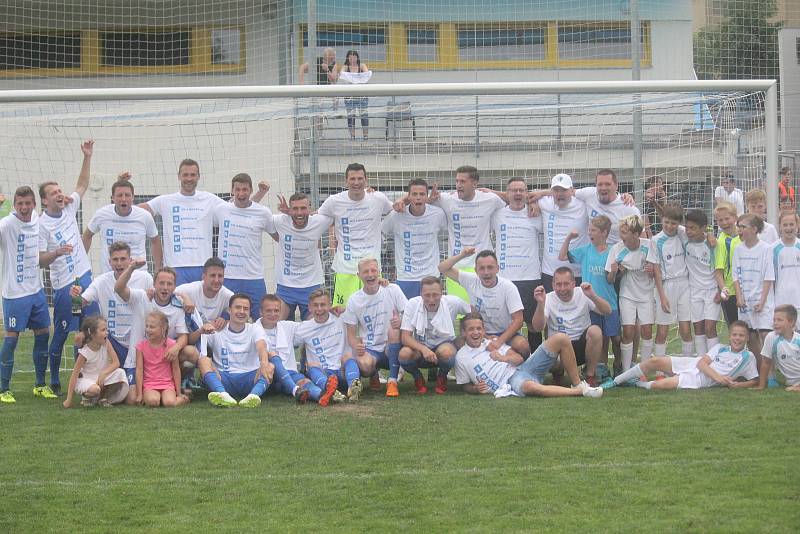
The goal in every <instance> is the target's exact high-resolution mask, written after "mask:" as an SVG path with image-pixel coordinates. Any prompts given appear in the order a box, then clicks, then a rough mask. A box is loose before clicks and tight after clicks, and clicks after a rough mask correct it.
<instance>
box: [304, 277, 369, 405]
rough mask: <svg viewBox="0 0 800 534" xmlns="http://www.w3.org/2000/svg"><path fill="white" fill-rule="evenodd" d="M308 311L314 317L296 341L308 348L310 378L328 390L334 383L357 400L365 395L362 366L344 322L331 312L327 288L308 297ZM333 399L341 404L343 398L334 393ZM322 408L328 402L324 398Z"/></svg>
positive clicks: (305, 325) (305, 322) (321, 387)
mask: <svg viewBox="0 0 800 534" xmlns="http://www.w3.org/2000/svg"><path fill="white" fill-rule="evenodd" d="M308 308H309V312H310V316H311V318H310V319H308V320H306V321H303V322H302V323H301V324H300V326H299V327H298V328H297V330H295V334H294V339H293V341H292V343H293V344H294V345H299V344H302V345H303V346H304V347H305V350H306V359H307V362H306V365H307V375H308V378H310V379H311V381H312V382H314V383H315V384H316V385H317V387H318V388H320V389H322V390H325V391H328V389H329V387H330V383H333V384H336V386H340V387H341V389H342V390H343V391H347V400H349V401H350V402H355V401H357V400H358V397H359V396H360V395H361V378H359V370H358V364H357V363H356V360H355V359H354V358H353V357H352V354H351V352H350V347H349V346H348V343H347V333H346V332H345V326H344V323H343V322H342V320H341V319H340V318H339V317H336V316H335V315H333V314H332V313H331V301H330V299H329V298H328V293H327V292H326V291H325V290H324V289H323V288H319V289H317V290H316V291H313V292H312V293H311V295H309V297H308ZM329 381H330V382H329ZM336 386H334V389H335V388H336ZM331 398H332V400H334V401H337V400H338V399H340V398H341V397H339V396H337V395H335V394H334V396H333V397H331ZM320 405H321V406H326V405H327V403H323V400H322V399H320Z"/></svg>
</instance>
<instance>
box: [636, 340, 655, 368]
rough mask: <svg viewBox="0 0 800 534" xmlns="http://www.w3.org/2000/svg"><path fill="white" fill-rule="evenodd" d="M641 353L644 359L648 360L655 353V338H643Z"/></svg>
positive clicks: (640, 342)
mask: <svg viewBox="0 0 800 534" xmlns="http://www.w3.org/2000/svg"><path fill="white" fill-rule="evenodd" d="M639 354H640V355H641V356H642V361H643V362H644V361H647V360H649V359H650V357H651V356H652V355H653V339H652V338H651V339H642V340H640V341H639Z"/></svg>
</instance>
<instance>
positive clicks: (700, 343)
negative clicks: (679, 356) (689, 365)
mask: <svg viewBox="0 0 800 534" xmlns="http://www.w3.org/2000/svg"><path fill="white" fill-rule="evenodd" d="M709 341H711V340H709ZM694 350H696V351H697V355H698V356H703V355H704V354H705V353H706V352H708V345H706V336H705V334H699V335H696V336H694Z"/></svg>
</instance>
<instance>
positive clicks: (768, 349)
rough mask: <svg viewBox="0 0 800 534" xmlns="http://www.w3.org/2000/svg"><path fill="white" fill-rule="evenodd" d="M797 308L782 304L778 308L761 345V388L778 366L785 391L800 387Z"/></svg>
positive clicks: (799, 389) (759, 378) (799, 338)
mask: <svg viewBox="0 0 800 534" xmlns="http://www.w3.org/2000/svg"><path fill="white" fill-rule="evenodd" d="M796 324H797V308H795V307H794V306H792V305H791V304H781V305H779V306H777V307H776V308H775V313H774V317H773V319H772V327H773V329H774V330H773V331H772V332H770V333H769V334H767V337H766V338H765V339H764V346H763V347H762V348H761V356H762V358H761V368H760V369H759V377H758V389H764V388H765V387H766V386H767V379H768V378H769V376H770V373H771V372H772V369H773V368H775V369H777V370H778V371H780V373H781V374H782V375H783V379H784V383H785V384H786V386H787V387H786V391H800V334H798V333H797V332H795V330H794V329H795V325H796Z"/></svg>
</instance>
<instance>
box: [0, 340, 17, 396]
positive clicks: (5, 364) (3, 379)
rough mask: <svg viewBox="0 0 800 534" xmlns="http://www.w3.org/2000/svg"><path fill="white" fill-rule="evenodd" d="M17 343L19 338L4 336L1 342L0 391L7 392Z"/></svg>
mask: <svg viewBox="0 0 800 534" xmlns="http://www.w3.org/2000/svg"><path fill="white" fill-rule="evenodd" d="M17 341H19V338H18V337H14V336H6V337H5V339H4V340H3V348H2V349H0V391H8V386H9V384H10V383H11V373H12V372H13V371H14V351H15V350H16V349H17Z"/></svg>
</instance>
